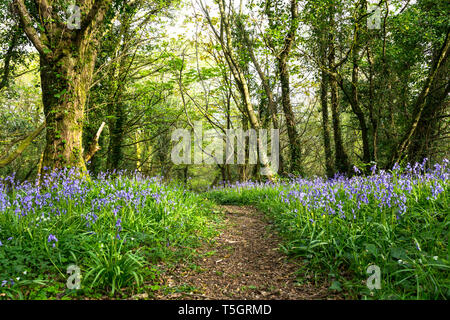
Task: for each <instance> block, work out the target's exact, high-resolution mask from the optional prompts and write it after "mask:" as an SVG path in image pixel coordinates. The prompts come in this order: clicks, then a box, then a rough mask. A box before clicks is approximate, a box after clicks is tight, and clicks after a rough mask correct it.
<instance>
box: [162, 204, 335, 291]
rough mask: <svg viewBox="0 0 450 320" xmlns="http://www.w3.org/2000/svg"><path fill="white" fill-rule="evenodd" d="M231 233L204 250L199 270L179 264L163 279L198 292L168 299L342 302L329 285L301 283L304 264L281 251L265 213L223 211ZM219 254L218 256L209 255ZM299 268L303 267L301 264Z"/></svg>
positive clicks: (227, 208)
mask: <svg viewBox="0 0 450 320" xmlns="http://www.w3.org/2000/svg"><path fill="white" fill-rule="evenodd" d="M222 209H223V210H224V212H225V213H226V216H225V228H224V230H223V232H222V233H221V234H220V236H218V237H217V238H216V241H215V243H214V244H212V245H205V246H204V247H203V248H201V249H200V250H199V253H201V254H202V253H203V254H202V255H201V256H202V258H200V259H198V260H197V261H196V262H195V264H196V266H197V267H196V268H194V270H193V269H192V268H188V267H186V266H185V265H183V264H181V265H177V266H176V267H175V268H174V269H173V270H170V271H169V272H167V273H165V274H164V275H163V279H162V280H163V282H165V284H168V285H169V286H171V287H172V286H176V287H180V286H185V287H186V286H188V287H192V288H195V290H193V292H191V293H173V294H170V295H168V296H164V297H160V298H163V299H242V300H246V299H251V300H252V299H271V300H272V299H286V300H287V299H289V300H300V299H336V298H337V297H336V296H333V295H332V294H331V293H330V292H329V291H328V290H327V287H325V286H315V285H312V284H311V283H310V282H309V283H308V282H306V281H305V283H304V284H301V285H299V284H298V283H296V275H295V271H296V270H298V265H296V264H295V263H294V262H292V261H291V262H290V261H287V257H286V256H285V255H283V254H282V253H281V252H280V251H279V250H278V247H279V243H280V239H279V238H278V237H277V235H276V234H275V233H274V232H269V230H268V228H267V226H268V222H266V221H265V219H264V217H263V214H262V213H260V212H258V211H257V210H255V209H254V208H252V207H249V206H222ZM208 252H209V253H211V252H214V254H209V255H208V254H206V253H208ZM297 263H298V262H297Z"/></svg>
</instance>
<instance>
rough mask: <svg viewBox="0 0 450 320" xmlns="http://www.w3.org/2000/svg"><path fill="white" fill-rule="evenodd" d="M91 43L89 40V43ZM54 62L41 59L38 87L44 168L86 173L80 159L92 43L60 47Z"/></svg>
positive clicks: (93, 46)
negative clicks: (43, 123)
mask: <svg viewBox="0 0 450 320" xmlns="http://www.w3.org/2000/svg"><path fill="white" fill-rule="evenodd" d="M91 41H92V40H91ZM61 46H62V47H63V48H65V49H62V55H61V56H60V57H59V58H58V59H51V60H48V59H45V58H43V57H41V59H40V65H41V86H42V101H43V105H44V115H45V118H46V123H47V135H46V145H45V151H44V160H43V166H44V167H51V168H62V167H66V166H75V167H79V168H81V169H82V170H85V169H86V165H85V162H84V156H83V153H84V151H83V145H82V136H83V122H84V107H85V104H86V98H87V93H88V91H89V86H90V83H91V80H92V74H93V71H94V64H95V58H96V51H95V49H94V48H95V46H96V45H95V43H92V42H91V43H89V40H86V41H83V42H82V43H80V44H79V46H78V48H77V49H78V50H77V51H75V52H74V51H71V50H69V48H72V47H73V46H74V43H72V42H71V41H70V42H67V43H65V44H61Z"/></svg>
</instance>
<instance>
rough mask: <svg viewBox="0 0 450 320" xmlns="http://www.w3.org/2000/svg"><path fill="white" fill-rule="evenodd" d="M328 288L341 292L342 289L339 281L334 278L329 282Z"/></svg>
mask: <svg viewBox="0 0 450 320" xmlns="http://www.w3.org/2000/svg"><path fill="white" fill-rule="evenodd" d="M329 289H330V290H336V291H339V292H341V291H342V287H341V283H340V282H339V281H337V280H334V281H333V282H332V283H331V286H330V288H329Z"/></svg>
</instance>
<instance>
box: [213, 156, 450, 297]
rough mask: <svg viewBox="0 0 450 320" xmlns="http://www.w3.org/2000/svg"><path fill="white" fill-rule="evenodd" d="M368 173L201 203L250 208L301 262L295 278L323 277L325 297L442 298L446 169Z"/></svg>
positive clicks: (447, 291) (237, 192) (447, 284)
mask: <svg viewBox="0 0 450 320" xmlns="http://www.w3.org/2000/svg"><path fill="white" fill-rule="evenodd" d="M355 170H356V171H358V169H357V168H355ZM372 171H373V173H372V175H370V176H367V177H363V176H354V177H352V178H351V179H349V178H346V177H343V176H337V177H335V178H334V179H332V180H329V181H325V180H323V179H320V178H317V179H311V180H306V179H297V180H291V181H285V182H279V183H275V184H268V183H266V184H261V183H254V182H248V183H238V184H235V185H230V186H224V187H221V188H217V189H214V190H211V191H209V192H208V197H209V198H210V199H213V200H215V201H216V202H218V203H221V204H254V205H256V206H257V207H258V208H259V209H261V210H262V211H263V212H265V213H266V214H267V215H268V216H269V217H270V218H271V219H272V220H273V221H274V222H275V224H276V226H277V229H278V230H279V232H280V234H281V235H282V236H283V238H284V239H285V241H284V245H283V249H284V250H285V251H286V252H287V253H288V254H291V255H293V256H297V257H301V258H302V259H303V261H304V262H305V269H303V270H299V271H300V274H303V275H304V273H305V272H314V273H316V274H321V275H322V276H326V277H329V279H330V281H331V283H332V285H331V287H330V289H331V290H338V291H341V290H344V291H345V292H347V293H348V295H349V297H350V298H360V299H448V298H450V280H449V279H450V265H449V246H448V234H449V232H448V227H449V223H450V219H449V209H448V208H449V196H448V195H449V183H448V178H449V172H450V170H449V168H448V166H447V161H446V162H444V164H443V165H442V166H441V165H439V164H437V165H435V166H434V167H433V168H432V169H428V170H425V169H424V164H416V165H415V166H409V165H408V167H407V168H406V169H404V170H401V169H400V168H398V167H397V168H395V169H394V170H393V171H390V172H385V171H380V172H378V173H376V172H375V168H373V169H372ZM370 266H373V267H370ZM378 270H379V277H378V279H379V280H380V281H379V284H380V287H381V288H380V289H377V287H378V284H377V281H376V278H377V272H378ZM367 283H369V286H368V285H367ZM369 287H370V288H369Z"/></svg>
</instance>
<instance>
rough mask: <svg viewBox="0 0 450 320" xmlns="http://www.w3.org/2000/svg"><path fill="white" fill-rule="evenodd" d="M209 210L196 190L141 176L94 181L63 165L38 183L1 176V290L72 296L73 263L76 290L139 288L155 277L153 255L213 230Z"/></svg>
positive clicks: (174, 250)
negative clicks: (69, 280)
mask: <svg viewBox="0 0 450 320" xmlns="http://www.w3.org/2000/svg"><path fill="white" fill-rule="evenodd" d="M210 209H211V208H210V207H209V205H208V202H207V201H205V200H204V199H203V198H202V197H201V196H199V195H196V194H194V193H191V192H188V191H185V190H184V188H182V187H179V186H177V185H165V184H162V183H161V182H160V181H159V179H157V178H145V177H143V176H141V175H139V174H133V175H127V174H126V173H124V172H121V173H118V174H101V175H99V176H98V177H97V178H96V179H93V178H91V177H89V176H87V175H80V174H79V173H78V172H77V171H76V170H74V169H72V170H69V169H64V170H60V171H54V172H49V173H47V174H45V175H44V176H43V177H42V179H41V182H40V183H38V181H36V182H34V183H31V182H26V183H22V184H18V183H17V182H16V181H15V179H14V177H6V178H0V293H2V292H3V295H2V296H4V297H15V298H21V297H25V298H45V297H51V296H54V295H55V294H60V295H59V296H58V297H61V295H63V294H70V293H73V294H74V293H75V292H74V291H71V290H68V289H67V288H66V281H67V277H68V274H67V273H66V271H67V267H68V266H69V265H71V264H75V265H77V266H78V267H80V269H81V275H82V290H81V291H78V293H81V294H103V293H105V292H106V291H109V292H110V293H111V294H114V292H117V290H118V289H119V288H123V287H128V288H131V287H133V286H135V287H137V285H139V284H142V283H143V280H144V277H145V279H146V280H149V279H154V278H155V270H154V269H153V268H152V266H151V265H150V263H151V262H152V261H153V262H156V261H157V260H159V259H160V258H164V257H167V255H171V256H174V255H177V256H180V255H182V254H183V252H184V253H186V251H189V249H192V248H193V247H194V246H196V245H197V244H198V243H200V242H199V240H201V239H203V238H205V237H210V236H211V235H212V234H213V233H214V231H213V228H212V225H211V224H210V223H209V222H208V221H211V219H208V218H207V216H206V214H207V213H209V212H211V210H210ZM149 262H150V263H149Z"/></svg>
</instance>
